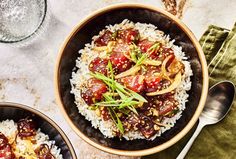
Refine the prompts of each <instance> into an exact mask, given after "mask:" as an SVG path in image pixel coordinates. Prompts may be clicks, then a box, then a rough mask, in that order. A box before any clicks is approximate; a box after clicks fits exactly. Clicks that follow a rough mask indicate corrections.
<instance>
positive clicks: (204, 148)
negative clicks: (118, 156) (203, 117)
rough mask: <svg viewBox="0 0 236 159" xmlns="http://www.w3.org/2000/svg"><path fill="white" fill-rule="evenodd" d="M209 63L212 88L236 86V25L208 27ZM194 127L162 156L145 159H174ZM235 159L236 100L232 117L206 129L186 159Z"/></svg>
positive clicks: (206, 49)
mask: <svg viewBox="0 0 236 159" xmlns="http://www.w3.org/2000/svg"><path fill="white" fill-rule="evenodd" d="M200 44H201V46H202V48H203V51H204V53H205V56H206V60H207V63H208V69H209V76H210V81H209V82H210V86H212V85H213V84H215V83H217V82H219V81H222V80H230V81H232V82H233V83H234V84H236V23H235V25H234V27H233V29H232V30H227V29H224V28H220V27H217V26H213V25H211V26H209V28H208V29H207V31H206V32H205V33H204V34H203V36H202V37H201V39H200ZM196 126H197V124H196V125H195V127H194V128H193V129H192V130H191V131H190V132H189V133H188V134H187V135H186V136H185V137H184V138H183V139H181V140H180V141H179V142H178V143H176V144H175V145H173V146H172V147H170V148H168V149H167V150H165V151H162V152H160V153H157V154H154V155H151V156H144V157H142V159H175V158H176V157H177V156H178V154H179V153H180V151H181V150H182V148H183V147H184V146H185V144H186V143H187V141H188V140H189V138H190V137H191V135H192V133H193V132H194V130H195V128H196ZM201 158H203V159H235V158H236V100H234V103H233V105H232V109H231V110H230V112H229V114H228V115H227V116H226V118H225V119H223V120H222V121H221V122H220V123H218V124H216V125H211V126H207V127H205V128H203V130H202V132H201V133H200V134H199V136H198V137H197V139H196V140H195V142H194V143H193V145H192V147H191V149H190V151H189V153H188V154H187V156H186V159H201Z"/></svg>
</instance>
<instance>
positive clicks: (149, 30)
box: [70, 19, 192, 140]
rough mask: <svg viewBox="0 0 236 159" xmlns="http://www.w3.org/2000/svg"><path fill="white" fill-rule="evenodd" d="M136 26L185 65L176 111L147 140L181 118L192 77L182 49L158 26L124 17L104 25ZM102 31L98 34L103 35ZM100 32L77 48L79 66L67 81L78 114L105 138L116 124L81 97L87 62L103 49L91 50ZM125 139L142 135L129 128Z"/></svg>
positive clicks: (140, 31)
mask: <svg viewBox="0 0 236 159" xmlns="http://www.w3.org/2000/svg"><path fill="white" fill-rule="evenodd" d="M130 27H132V28H135V29H137V30H138V31H139V33H140V36H141V38H148V40H150V41H161V42H162V43H164V44H165V46H166V47H168V48H172V49H173V51H174V54H175V56H176V58H177V59H178V60H180V61H181V62H182V63H183V64H184V66H185V72H184V74H183V76H182V82H181V84H180V85H179V86H178V88H177V89H176V94H175V99H176V100H177V101H178V102H179V110H180V111H179V112H178V113H177V114H176V115H175V116H173V117H172V118H164V120H163V121H162V123H163V124H165V125H166V127H161V129H160V131H159V132H158V133H157V134H155V135H154V136H153V137H151V138H150V140H153V139H155V138H156V137H157V136H160V135H161V134H162V133H164V132H165V131H166V130H169V129H170V128H171V127H173V126H174V125H175V123H176V121H177V120H178V119H179V118H180V117H181V114H182V111H183V110H184V109H185V103H186V102H187V101H188V96H189V95H188V94H187V92H186V91H188V90H190V88H191V81H190V76H192V70H191V67H190V63H189V62H188V61H187V57H186V56H185V53H184V52H183V51H182V48H181V47H179V46H176V45H174V44H173V43H174V40H170V38H169V36H168V35H165V34H164V32H162V31H160V30H157V27H156V26H154V25H152V24H145V23H133V22H131V21H129V20H127V19H125V20H123V21H122V22H121V23H120V24H115V25H109V26H106V29H108V30H110V31H112V32H114V31H116V30H119V29H126V28H130ZM106 29H104V30H102V31H101V32H100V33H99V35H101V34H103V33H104V31H105V30H106ZM99 35H97V36H94V37H93V38H92V42H91V43H90V44H86V45H85V47H84V49H81V50H79V54H81V58H78V59H77V60H76V67H77V68H79V69H78V70H77V71H76V72H75V71H74V72H72V79H71V80H70V82H71V86H72V90H71V93H72V94H74V96H75V103H76V105H77V107H78V110H79V113H80V114H82V115H83V116H85V118H86V119H87V120H89V121H91V123H92V126H93V127H94V128H98V129H99V130H100V131H101V132H102V133H103V134H104V136H105V137H108V138H112V137H114V136H115V134H114V130H117V128H116V126H115V124H114V123H113V122H112V120H108V121H104V120H103V119H102V118H101V117H98V116H97V115H96V113H95V111H93V110H89V109H88V105H87V104H86V103H85V102H84V101H83V99H82V98H81V95H80V94H81V86H82V85H83V84H84V82H86V81H87V80H88V79H89V78H90V77H91V76H90V75H89V69H88V65H89V63H90V61H91V60H93V59H94V58H95V57H97V56H98V55H99V56H103V54H104V52H102V53H100V54H99V52H97V51H95V50H93V49H92V48H93V47H94V41H95V39H97V38H98V37H99ZM123 137H124V138H125V139H127V140H133V139H144V136H143V135H142V134H141V133H140V132H138V131H129V132H127V133H125V134H124V135H123Z"/></svg>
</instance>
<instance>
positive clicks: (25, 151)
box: [0, 118, 62, 159]
mask: <svg viewBox="0 0 236 159" xmlns="http://www.w3.org/2000/svg"><path fill="white" fill-rule="evenodd" d="M0 158H1V159H62V155H61V154H60V148H58V147H57V146H56V145H55V141H51V140H49V137H48V135H46V134H44V133H43V132H41V131H40V129H37V128H36V123H35V121H33V120H32V119H30V118H25V119H20V120H19V121H18V122H14V121H13V120H4V121H2V122H0Z"/></svg>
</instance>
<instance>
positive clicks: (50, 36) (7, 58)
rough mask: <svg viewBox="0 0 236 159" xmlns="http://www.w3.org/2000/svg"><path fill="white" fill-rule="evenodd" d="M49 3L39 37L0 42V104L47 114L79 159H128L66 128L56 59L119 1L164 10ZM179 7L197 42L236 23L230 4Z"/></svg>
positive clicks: (234, 4) (89, 0)
mask: <svg viewBox="0 0 236 159" xmlns="http://www.w3.org/2000/svg"><path fill="white" fill-rule="evenodd" d="M48 1H49V3H50V10H51V19H50V20H49V26H48V27H47V28H46V29H45V32H44V33H42V35H41V36H40V37H39V38H37V39H36V40H35V41H34V42H33V43H32V44H30V45H28V46H26V47H22V48H13V47H10V46H8V45H4V44H0V66H1V67H0V101H1V102H2V101H5V102H6V101H7V102H17V103H21V104H26V105H29V106H32V107H34V108H36V109H38V110H40V111H42V112H43V113H45V114H46V115H48V116H50V117H51V118H52V119H53V120H54V121H56V123H57V124H58V125H59V126H60V127H61V128H62V129H63V130H64V131H65V132H66V134H67V135H68V137H69V139H70V140H71V141H72V143H73V146H74V148H75V151H76V153H77V155H78V158H80V159H105V158H106V159H110V158H111V159H126V158H127V159H131V158H132V157H123V156H116V155H111V154H107V153H105V152H102V151H100V150H98V149H96V148H93V147H92V146H90V145H88V144H87V143H85V142H84V141H83V140H81V139H80V138H79V137H78V136H77V135H76V134H75V133H74V132H73V131H72V130H71V128H70V127H69V126H68V124H67V123H66V121H65V119H64V118H63V116H62V114H61V112H60V110H59V108H58V106H57V104H56V102H55V96H54V88H53V74H54V67H55V61H56V57H57V54H58V50H59V48H60V46H61V44H62V43H63V41H64V39H65V37H66V36H67V35H68V33H69V32H70V31H71V30H72V28H73V27H74V26H75V25H76V24H77V23H78V22H79V21H80V20H81V19H82V18H84V17H85V16H86V15H88V14H89V13H91V12H93V11H95V10H97V9H99V8H102V7H104V6H108V5H110V4H115V3H121V2H135V3H143V4H151V5H153V6H157V7H161V8H164V5H163V2H162V1H161V0H145V1H144V0H96V1H94V0H48ZM179 3H182V4H184V6H183V14H182V16H181V19H182V20H183V22H184V23H185V24H186V25H187V26H188V27H189V28H190V29H191V30H192V32H193V33H194V34H195V36H196V37H197V38H200V36H201V35H202V34H203V32H204V31H205V30H206V29H207V27H208V25H210V24H215V25H218V26H221V27H225V28H231V27H232V26H233V24H234V23H235V20H236V11H235V10H236V1H235V0H224V1H222V0H177V4H179ZM181 8H182V7H180V10H181ZM177 15H179V13H178V14H177ZM88 154H89V155H88ZM133 158H135V157H133Z"/></svg>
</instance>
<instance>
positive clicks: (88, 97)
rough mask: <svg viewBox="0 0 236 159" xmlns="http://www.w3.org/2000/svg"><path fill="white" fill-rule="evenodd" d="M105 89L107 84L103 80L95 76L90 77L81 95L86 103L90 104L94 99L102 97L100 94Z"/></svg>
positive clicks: (98, 99) (97, 99)
mask: <svg viewBox="0 0 236 159" xmlns="http://www.w3.org/2000/svg"><path fill="white" fill-rule="evenodd" d="M106 91H107V86H106V84H105V83H104V82H102V81H101V80H99V79H96V78H90V79H89V81H88V84H87V88H86V90H84V91H83V92H82V94H81V97H82V98H83V99H84V101H85V102H86V103H87V104H88V105H91V104H93V103H94V102H95V101H100V100H101V99H102V94H103V93H105V92H106Z"/></svg>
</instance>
